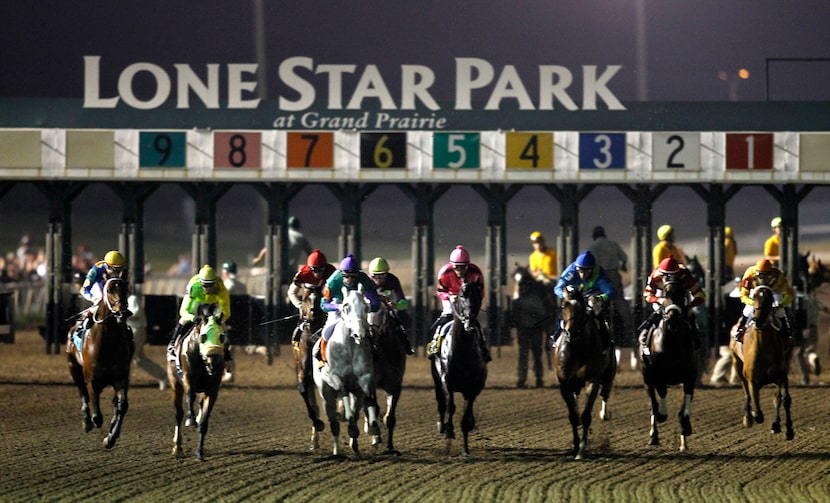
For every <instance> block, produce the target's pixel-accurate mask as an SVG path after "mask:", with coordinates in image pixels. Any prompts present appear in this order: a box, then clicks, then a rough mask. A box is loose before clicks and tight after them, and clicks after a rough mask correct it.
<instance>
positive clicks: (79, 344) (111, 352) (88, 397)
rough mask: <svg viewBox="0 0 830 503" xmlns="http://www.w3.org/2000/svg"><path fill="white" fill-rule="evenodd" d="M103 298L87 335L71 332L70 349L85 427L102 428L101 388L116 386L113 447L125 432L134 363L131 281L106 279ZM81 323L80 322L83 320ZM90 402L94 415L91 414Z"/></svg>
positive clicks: (110, 436) (110, 444)
mask: <svg viewBox="0 0 830 503" xmlns="http://www.w3.org/2000/svg"><path fill="white" fill-rule="evenodd" d="M102 290H103V292H102V298H101V302H99V303H98V307H97V308H96V309H95V311H94V313H93V314H92V315H91V316H92V321H93V325H92V327H91V328H90V329H89V330H88V331H87V333H86V334H85V335H82V336H81V337H74V336H73V334H74V332H75V328H76V327H73V328H72V329H71V330H70V331H69V334H68V336H67V341H66V352H67V357H68V362H69V373H70V374H71V375H72V380H73V381H74V382H75V386H77V387H78V393H79V394H80V396H81V413H82V415H83V426H84V431H85V432H89V431H91V430H92V428H93V427H94V428H100V427H101V425H102V424H103V422H104V417H103V415H102V414H101V403H100V398H101V391H103V389H104V388H106V387H107V386H112V387H113V389H114V390H115V396H114V397H113V399H112V413H113V415H112V421H110V429H109V434H108V435H107V436H106V438H104V447H105V448H107V449H110V448H112V447H113V446H114V445H115V442H116V441H117V440H118V437H119V435H120V434H121V425H122V424H123V422H124V416H125V415H126V414H127V409H128V408H129V401H128V399H127V391H128V389H129V387H130V364H131V363H132V360H133V354H134V353H135V345H134V343H133V336H132V332H131V331H130V328H129V327H128V326H127V317H128V314H127V313H128V311H127V282H126V281H124V280H122V279H119V278H111V279H109V280H107V282H106V283H104V286H103V289H102ZM79 323H80V322H79ZM90 402H92V415H91V417H90Z"/></svg>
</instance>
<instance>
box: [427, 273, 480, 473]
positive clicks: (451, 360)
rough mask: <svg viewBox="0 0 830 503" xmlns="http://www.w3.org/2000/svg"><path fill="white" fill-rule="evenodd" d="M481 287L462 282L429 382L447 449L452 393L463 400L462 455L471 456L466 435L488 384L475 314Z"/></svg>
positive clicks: (451, 429) (452, 432) (450, 435)
mask: <svg viewBox="0 0 830 503" xmlns="http://www.w3.org/2000/svg"><path fill="white" fill-rule="evenodd" d="M481 300H482V299H481V286H480V285H479V284H478V283H473V282H468V281H465V282H464V283H463V284H462V286H461V292H460V293H459V295H458V296H457V298H456V299H455V301H454V303H453V320H452V322H450V323H448V324H447V325H446V326H445V327H444V330H443V332H445V334H444V335H443V337H442V340H441V345H440V349H439V353H438V355H437V356H436V358H435V360H433V362H432V380H433V383H434V386H435V399H436V401H437V402H438V414H439V418H440V420H439V422H438V432H439V433H443V434H444V436H445V438H446V439H447V448H448V449H449V447H450V441H451V440H452V439H454V438H455V429H454V426H453V422H452V417H453V414H455V393H461V395H462V396H463V397H464V414H463V416H462V417H461V431H462V432H463V434H464V446H463V449H462V451H461V454H462V455H463V456H464V457H468V456H469V455H470V448H469V441H468V440H469V433H470V432H471V431H472V430H473V429H474V428H475V426H476V421H475V416H474V415H473V403H474V402H475V400H476V398H477V397H478V395H479V394H480V393H481V390H482V389H484V384H485V382H486V381H487V363H486V362H485V361H484V358H483V357H482V355H481V350H480V348H479V343H478V338H479V330H481V327H480V326H479V324H478V312H479V310H480V309H481Z"/></svg>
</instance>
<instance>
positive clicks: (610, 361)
mask: <svg viewBox="0 0 830 503" xmlns="http://www.w3.org/2000/svg"><path fill="white" fill-rule="evenodd" d="M589 309H591V307H590V306H589V305H588V302H587V300H586V299H585V298H584V296H583V293H582V291H581V290H578V289H575V288H573V287H567V288H566V296H565V298H564V299H563V300H562V304H561V313H560V317H561V320H562V333H561V334H560V336H559V340H558V343H557V345H556V347H555V348H554V353H553V367H554V368H555V369H556V377H557V378H558V379H559V392H560V393H561V395H562V399H563V400H565V404H566V405H567V406H568V419H569V420H570V422H571V429H572V432H573V446H574V448H573V454H575V456H576V459H583V457H584V456H585V453H586V451H587V448H588V432H589V430H590V429H591V420H592V419H591V414H592V411H593V408H594V402H596V399H597V395H598V394H599V395H600V396H602V410H601V411H600V418H601V419H602V420H608V419H610V417H611V416H610V413H609V412H608V409H607V407H608V398H609V397H610V396H611V388H612V387H613V385H614V377H615V376H616V374H617V358H616V356H615V355H614V352H613V351H611V350H609V351H607V352H604V353H603V351H602V341H601V335H600V333H599V328H598V326H597V323H598V322H599V323H602V321H601V320H599V319H598V316H595V315H593V314H591V313H590V312H589ZM586 384H590V387H589V390H588V396H587V399H586V402H585V407H584V408H583V410H582V414H581V415H580V414H579V412H578V409H577V407H578V404H577V399H578V398H579V393H580V392H581V391H582V389H583V388H584V387H585V385H586ZM580 425H582V436H581V438H580V435H579V426H580Z"/></svg>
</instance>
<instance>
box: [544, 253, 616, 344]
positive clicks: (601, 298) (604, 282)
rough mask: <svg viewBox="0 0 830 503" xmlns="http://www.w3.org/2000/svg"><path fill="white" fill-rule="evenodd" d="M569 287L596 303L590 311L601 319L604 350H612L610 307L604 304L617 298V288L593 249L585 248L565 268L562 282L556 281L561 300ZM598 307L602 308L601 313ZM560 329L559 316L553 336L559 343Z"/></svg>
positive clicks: (557, 294)
mask: <svg viewBox="0 0 830 503" xmlns="http://www.w3.org/2000/svg"><path fill="white" fill-rule="evenodd" d="M569 286H570V287H575V288H577V289H581V290H582V292H583V295H585V297H586V298H588V299H589V301H590V303H591V304H593V308H592V309H591V310H590V312H591V313H592V314H594V315H596V316H594V318H595V319H596V320H597V322H598V323H597V328H599V333H600V336H601V338H602V350H603V352H605V351H607V350H609V349H610V348H612V347H613V346H614V341H613V340H611V331H610V330H609V328H608V322H607V320H606V319H605V318H606V317H607V316H608V309H606V307H605V306H606V305H607V302H608V300H610V299H614V298H615V297H616V296H617V290H616V289H615V288H614V284H613V283H612V282H611V280H610V279H609V278H608V276H607V275H606V274H605V270H604V269H603V268H602V267H601V266H599V265H597V260H596V258H595V257H594V254H593V253H591V252H590V251H588V250H585V251H584V252H582V253H581V254H580V255H579V256H578V257H576V260H575V261H574V262H573V263H572V264H571V265H569V266H568V267H567V268H566V269H565V271H564V272H563V273H562V276H561V277H560V278H559V281H558V282H557V283H556V286H555V287H554V288H553V292H554V293H555V294H556V296H557V297H559V298H560V299H564V298H565V294H566V287H569ZM597 306H599V307H597ZM597 309H599V311H598V312H597ZM561 331H562V320H561V319H560V320H559V325H558V327H557V330H556V333H555V334H554V336H553V341H554V345H555V344H556V341H557V339H558V338H559V333H560V332H561Z"/></svg>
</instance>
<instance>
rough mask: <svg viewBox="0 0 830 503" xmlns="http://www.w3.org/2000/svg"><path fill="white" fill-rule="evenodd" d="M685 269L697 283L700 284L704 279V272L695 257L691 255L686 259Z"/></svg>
mask: <svg viewBox="0 0 830 503" xmlns="http://www.w3.org/2000/svg"><path fill="white" fill-rule="evenodd" d="M686 268H687V269H689V272H690V273H692V276H693V277H694V278H695V279H696V280H698V281H699V282H701V283H702V282H703V281H704V280H705V279H706V271H705V270H704V269H703V265H702V264H701V263H700V259H698V258H697V255H692V256H691V257H689V258H688V260H687V264H686Z"/></svg>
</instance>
